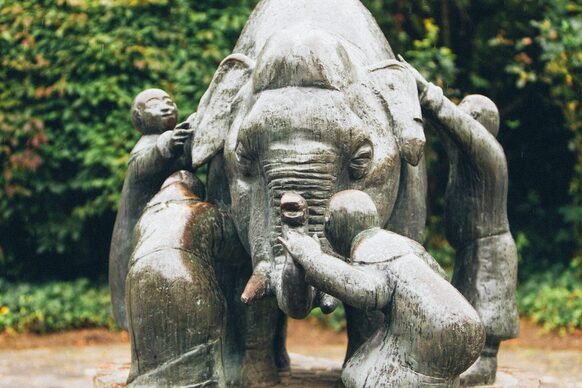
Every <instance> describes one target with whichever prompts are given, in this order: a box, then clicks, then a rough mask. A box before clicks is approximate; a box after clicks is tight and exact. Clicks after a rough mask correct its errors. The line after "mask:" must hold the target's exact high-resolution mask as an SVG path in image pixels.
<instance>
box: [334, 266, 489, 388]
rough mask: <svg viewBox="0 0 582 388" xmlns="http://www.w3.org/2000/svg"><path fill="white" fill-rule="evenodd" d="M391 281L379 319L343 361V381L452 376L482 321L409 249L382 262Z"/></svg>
mask: <svg viewBox="0 0 582 388" xmlns="http://www.w3.org/2000/svg"><path fill="white" fill-rule="evenodd" d="M384 265H385V268H384V270H386V273H387V276H388V279H387V281H388V282H390V283H391V284H394V291H393V296H392V299H391V302H390V304H389V306H387V311H388V313H389V314H390V316H389V319H388V320H387V321H386V323H385V325H386V326H387V327H388V329H387V330H386V329H385V330H379V331H378V332H377V333H376V334H375V335H374V336H373V337H371V338H370V339H369V340H368V342H366V343H365V344H364V345H363V346H362V347H361V348H360V349H358V351H357V352H356V354H355V355H354V357H353V358H352V359H350V360H349V361H348V363H347V364H346V367H345V369H344V373H343V374H342V380H343V381H344V384H346V386H347V387H377V386H399V387H400V386H402V387H420V386H426V385H431V386H439V387H448V386H455V385H457V384H458V376H459V374H460V373H462V372H463V371H464V370H466V369H467V368H468V367H469V366H470V365H471V364H472V363H473V362H474V361H475V360H476V359H477V357H478V356H479V353H480V351H481V348H482V346H483V342H484V330H483V325H482V323H481V321H480V319H479V317H478V315H477V313H476V312H475V310H474V309H473V308H472V307H471V305H469V303H468V302H467V301H466V300H465V299H464V298H463V296H462V295H461V294H460V293H459V292H458V291H457V290H455V288H454V287H452V286H451V284H449V283H448V282H447V281H446V280H444V279H443V278H442V277H441V276H440V275H439V274H438V273H436V272H435V271H434V270H432V269H431V268H430V267H429V266H428V265H426V263H424V261H423V260H421V259H420V258H418V257H417V256H414V255H406V256H402V257H400V258H398V259H396V260H394V261H392V262H390V263H385V264H384Z"/></svg>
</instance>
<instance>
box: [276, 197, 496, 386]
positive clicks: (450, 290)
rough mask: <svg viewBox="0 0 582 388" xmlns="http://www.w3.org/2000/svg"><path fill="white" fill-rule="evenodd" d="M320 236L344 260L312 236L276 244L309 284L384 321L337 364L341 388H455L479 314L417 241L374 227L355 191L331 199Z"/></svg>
mask: <svg viewBox="0 0 582 388" xmlns="http://www.w3.org/2000/svg"><path fill="white" fill-rule="evenodd" d="M325 234H326V237H327V239H328V241H330V242H331V244H332V246H333V247H334V249H335V250H336V252H337V253H339V254H340V255H341V256H342V257H344V258H346V261H347V262H345V261H344V260H342V259H340V258H337V257H333V256H331V255H328V254H325V253H323V251H322V249H321V245H320V243H319V239H318V238H317V236H314V238H312V237H309V236H308V235H307V234H305V233H301V232H300V231H296V230H293V231H289V233H288V236H287V238H286V239H283V238H280V241H281V242H282V243H283V245H284V246H285V248H286V249H287V250H288V251H289V253H290V254H291V256H292V257H293V259H294V260H296V261H297V263H298V264H300V265H301V267H302V268H303V269H304V271H305V277H306V280H307V282H308V283H310V284H312V285H313V286H315V287H318V288H320V289H322V290H323V291H325V292H328V293H330V294H331V295H334V296H336V297H337V298H339V299H340V300H342V301H343V302H344V303H347V304H349V305H350V306H354V307H358V308H361V309H376V310H381V311H382V312H383V313H384V315H385V320H384V324H383V325H382V326H381V327H379V328H378V329H377V331H376V332H375V333H373V335H372V336H371V337H370V338H369V339H368V340H367V341H366V342H365V343H364V344H363V345H362V346H361V347H360V348H359V349H358V350H357V351H356V352H355V353H354V355H353V356H352V357H351V358H349V359H348V360H347V362H346V364H345V365H344V370H343V373H342V381H343V383H344V384H345V386H346V387H348V388H356V387H358V388H363V387H370V388H371V387H422V386H428V385H430V386H438V387H449V386H455V385H456V384H457V383H458V382H457V380H458V377H459V375H460V373H461V372H463V371H464V370H466V369H467V368H468V367H469V366H470V365H471V364H472V363H473V362H474V361H475V360H476V359H477V357H478V356H479V353H480V351H481V348H482V347H483V342H484V340H485V335H484V330H483V326H482V324H481V321H480V319H479V316H478V315H477V313H476V312H475V310H474V309H473V308H472V307H471V306H470V305H469V303H467V301H466V300H465V299H464V298H463V297H462V296H461V295H460V294H459V293H458V291H457V290H456V289H455V288H454V287H453V286H452V285H451V284H449V283H448V282H447V281H446V280H445V278H444V271H442V269H440V267H439V265H438V264H437V263H436V261H435V260H434V259H433V258H432V257H431V256H430V255H428V253H426V251H425V250H424V248H423V247H422V246H421V245H420V244H418V243H417V242H415V241H413V240H411V239H409V238H406V237H403V236H401V235H398V234H396V233H392V232H389V231H386V230H384V229H381V228H380V224H379V219H378V213H377V211H376V206H375V205H374V202H373V201H372V199H371V198H370V197H369V196H368V195H367V194H365V193H363V192H361V191H356V190H347V191H342V192H339V193H337V194H335V195H334V196H333V197H332V198H331V200H330V203H329V206H328V210H327V212H326V224H325ZM348 258H349V259H348ZM429 349H430V351H429Z"/></svg>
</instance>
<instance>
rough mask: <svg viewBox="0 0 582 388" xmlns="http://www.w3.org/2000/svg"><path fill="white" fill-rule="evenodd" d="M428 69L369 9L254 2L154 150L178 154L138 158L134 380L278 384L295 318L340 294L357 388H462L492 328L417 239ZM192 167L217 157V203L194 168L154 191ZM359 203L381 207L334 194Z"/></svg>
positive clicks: (122, 249) (115, 279) (310, 0)
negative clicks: (230, 48)
mask: <svg viewBox="0 0 582 388" xmlns="http://www.w3.org/2000/svg"><path fill="white" fill-rule="evenodd" d="M415 75H416V74H415V72H414V71H413V69H411V68H410V67H409V66H408V65H407V64H406V63H405V62H401V61H398V60H395V59H394V54H393V53H392V50H391V48H390V46H389V44H388V42H387V41H386V39H385V37H384V36H383V35H382V33H381V31H380V29H379V28H378V25H377V24H376V22H375V21H374V20H373V18H372V17H371V15H370V13H369V12H368V11H367V10H366V9H365V8H364V7H363V6H362V4H361V3H360V2H359V1H358V0H317V1H314V0H296V1H293V2H291V1H287V0H263V1H261V2H260V3H259V5H258V6H257V8H256V10H255V11H254V12H253V14H252V15H251V17H250V19H249V21H248V23H247V26H246V27H245V29H244V31H243V32H242V34H241V37H240V39H239V42H238V43H237V45H236V47H235V49H234V53H233V54H232V55H230V56H228V57H227V58H226V59H225V60H224V61H223V62H222V63H221V64H220V66H219V68H218V70H217V72H216V74H215V76H214V78H213V80H212V82H211V84H210V86H209V88H208V90H207V92H206V93H205V95H204V96H203V98H202V100H201V101H200V104H199V107H198V111H197V112H196V114H193V115H191V116H190V117H189V118H188V120H187V121H186V122H184V123H182V124H180V125H178V126H176V127H175V129H173V130H172V131H168V132H165V133H163V134H162V135H160V136H159V137H154V138H153V139H152V141H151V144H150V143H148V144H150V148H148V149H151V150H152V151H151V152H152V153H153V154H154V156H155V155H156V152H158V151H156V150H157V148H156V147H160V144H161V143H160V142H161V141H162V140H164V139H166V137H167V138H169V139H174V143H172V144H174V146H171V147H170V146H169V145H167V146H166V147H167V148H169V149H171V150H172V152H169V153H167V154H164V155H166V156H167V155H169V156H168V157H166V158H164V159H159V158H158V159H156V158H155V157H153V156H151V155H148V154H143V155H144V157H143V162H142V163H139V164H133V165H132V164H131V162H130V166H129V169H130V171H129V172H128V178H127V179H126V184H125V185H124V195H123V201H122V206H121V209H120V214H119V215H118V220H117V222H116V229H115V232H114V243H113V244H114V246H112V256H111V257H112V259H111V263H112V267H111V274H112V277H111V278H112V297H113V302H114V306H117V307H118V306H119V290H122V289H123V284H124V283H123V276H124V275H125V274H126V273H128V275H127V279H126V304H127V309H128V322H129V328H130V332H131V340H132V369H131V373H130V378H129V382H130V383H131V384H132V385H133V386H150V385H178V386H181V385H187V386H206V385H208V386H245V387H246V386H260V385H263V386H268V385H272V384H274V383H276V382H277V381H278V380H279V372H280V371H281V370H285V369H287V368H289V358H288V356H287V352H286V350H285V330H286V322H287V315H290V316H293V317H296V318H302V317H305V316H306V315H307V314H308V313H309V311H310V310H311V309H312V308H313V307H316V306H321V308H322V309H323V310H324V311H327V312H329V311H332V310H333V309H334V308H335V306H337V304H338V303H339V300H341V301H342V302H344V304H345V307H346V315H347V320H348V335H349V346H348V352H347V355H346V363H345V370H344V373H343V380H344V382H345V383H346V384H347V385H348V386H350V387H360V386H370V387H371V386H381V385H385V386H390V385H397V386H423V385H425V384H433V385H434V386H443V387H444V386H455V385H456V384H458V375H459V374H460V373H461V372H463V371H464V370H465V369H466V368H467V367H469V366H470V365H471V364H472V363H473V362H474V361H475V360H476V359H477V357H478V355H479V353H480V351H481V347H482V340H483V328H482V325H481V322H480V321H479V318H478V315H477V313H476V312H475V310H474V309H473V308H472V307H471V305H470V304H469V303H467V301H466V300H465V299H464V298H463V296H462V295H461V294H460V293H458V292H457V291H456V290H455V289H454V288H453V287H452V286H451V285H450V284H449V283H448V282H446V280H445V279H444V278H443V277H442V270H441V269H440V267H438V265H437V264H436V263H435V262H434V260H433V259H432V257H430V256H429V255H428V254H427V253H426V252H425V251H424V249H423V248H422V246H420V245H419V244H418V243H417V242H420V241H421V239H422V231H423V228H424V224H425V218H426V204H425V201H426V171H425V166H424V159H423V147H424V143H425V136H424V132H423V120H422V114H423V111H422V110H421V101H420V99H419V94H418V90H417V88H418V80H417V78H416V77H415ZM423 101H424V100H423ZM423 104H424V102H423ZM422 106H424V108H425V115H428V113H427V112H429V110H428V109H427V107H426V106H425V105H422ZM434 112H435V114H436V113H437V111H434ZM164 114H165V113H164ZM154 116H155V115H154ZM161 116H163V115H161ZM156 117H157V116H156ZM163 117H165V116H163ZM168 117H169V116H168ZM174 117H175V116H174ZM152 120H153V119H152ZM174 124H175V118H174ZM168 129H170V128H167V127H164V128H163V130H168ZM160 132H162V130H161V129H160V130H158V132H156V133H160ZM166 133H167V134H166ZM190 136H191V139H190ZM144 137H145V136H144ZM160 139H162V140H160ZM163 144H166V143H163ZM167 144H169V143H167ZM162 148H163V147H162ZM184 149H186V155H184V152H183V150H184ZM140 155H141V154H140ZM185 160H188V164H191V167H190V166H188V168H187V169H192V170H196V169H197V168H198V167H200V166H202V165H203V164H205V163H208V180H207V198H206V201H204V198H203V195H200V193H196V192H197V191H199V190H198V189H197V188H195V187H193V186H192V184H193V183H192V182H194V180H193V179H192V176H191V175H189V174H190V173H187V172H179V173H177V174H176V175H173V176H172V177H170V178H169V180H168V181H166V182H165V183H164V184H163V187H162V189H161V190H160V191H159V193H158V194H156V195H155V197H154V194H155V192H157V191H158V190H159V189H160V186H162V182H163V181H164V179H165V178H166V177H167V176H169V175H170V174H171V173H172V172H173V171H176V170H177V169H183V164H184V163H185ZM151 163H153V164H154V166H152V165H150V164H151ZM455 163H456V162H455ZM477 163H480V161H477ZM457 164H461V162H459V163H457ZM135 171H136V172H138V173H140V174H146V173H147V174H150V175H147V174H146V175H145V176H151V180H147V181H146V180H143V179H141V178H140V179H132V177H133V176H134V174H136V172H135ZM140 176H141V175H140ZM148 179H149V178H148ZM144 182H147V184H146V183H144ZM189 182H190V183H189ZM126 186H127V187H126ZM142 186H143V188H141V187H142ZM451 187H452V186H451ZM340 192H341V193H342V194H337V193H340ZM346 193H350V194H349V195H346ZM354 193H358V194H354ZM138 195H140V197H139V200H138V199H136V198H138ZM334 195H337V197H334ZM352 195H356V197H357V196H358V195H360V196H359V197H357V198H354V199H353V202H354V204H355V205H356V207H358V206H360V207H362V206H364V208H367V209H373V211H370V212H363V213H361V212H359V211H357V209H356V210H354V211H351V210H350V211H343V210H342V211H340V212H335V213H334V212H333V211H331V210H333V206H332V205H333V204H331V205H330V199H331V198H332V197H333V198H340V199H341V198H345V197H347V198H352ZM152 197H153V199H152ZM362 198H365V199H362ZM150 199H151V201H150V202H149V204H148V205H147V207H146V208H145V210H143V214H142V218H141V219H140V221H139V223H138V225H137V226H136V227H135V228H134V225H135V222H136V220H137V217H138V215H139V214H140V213H141V212H142V209H143V208H144V206H145V204H146V203H147V202H148V201H149V200H150ZM458 200H459V201H461V202H463V201H464V202H463V203H468V201H469V200H468V199H465V198H460V199H458ZM330 206H331V207H330ZM459 206H460V205H459ZM126 208H128V209H132V210H131V211H132V213H131V215H129V214H128V210H123V209H126ZM330 209H331V210H330ZM122 210H123V211H122ZM328 211H329V214H336V215H339V214H344V215H345V217H344V216H341V217H339V216H338V217H339V219H335V220H328V219H326V212H328ZM451 211H452V212H457V211H458V210H457V209H452V210H451ZM362 214H364V215H363V216H362V217H363V218H361V217H360V216H361V215H362ZM342 217H344V218H342ZM370 217H371V218H370ZM357 225H360V226H362V227H361V230H357V231H356V230H355V229H354V227H356V226H357ZM380 227H382V228H384V229H387V230H389V231H390V232H388V231H387V230H383V229H380ZM134 229H135V235H134V236H135V237H133V238H132V236H131V232H133V230H134ZM326 229H327V230H328V232H327V233H326V232H325V230H326ZM119 230H122V232H119ZM356 232H357V233H356ZM360 232H361V233H360ZM356 235H359V237H356ZM122 236H125V238H124V240H123V241H122V242H121V241H120V240H119V239H120V238H121V237H122ZM313 236H315V237H316V239H314V238H313ZM354 238H355V240H354ZM461 238H465V236H462V237H461ZM306 239H307V240H306ZM316 240H317V241H316ZM415 240H416V241H417V242H415ZM283 243H284V244H286V247H287V249H284V248H283ZM115 244H117V245H115ZM124 244H126V245H124ZM131 244H133V250H132V248H131V246H132V245H131ZM296 250H299V251H300V252H299V253H298V252H296ZM131 252H133V253H132V259H131V261H130V263H129V267H124V261H125V263H127V259H128V258H129V255H130V254H131ZM310 260H311V261H310ZM324 262H325V263H329V264H330V265H329V266H326V267H325V268H322V265H321V264H322V263H324ZM459 263H461V261H459ZM469 267H470V266H469ZM469 267H467V268H469ZM128 268H129V272H128ZM338 268H339V269H338ZM459 268H462V267H459ZM337 271H345V273H344V274H343V275H345V277H344V278H343V280H344V283H342V284H338V283H337V279H332V278H333V275H334V274H337ZM457 272H459V273H460V270H459V271H457ZM457 277H458V276H457ZM459 284H460V283H459ZM467 295H470V294H467ZM482 300H483V301H485V299H482ZM198 302H200V303H198ZM485 303H487V302H485ZM116 317H117V319H118V322H123V316H122V312H121V313H120V312H117V313H116Z"/></svg>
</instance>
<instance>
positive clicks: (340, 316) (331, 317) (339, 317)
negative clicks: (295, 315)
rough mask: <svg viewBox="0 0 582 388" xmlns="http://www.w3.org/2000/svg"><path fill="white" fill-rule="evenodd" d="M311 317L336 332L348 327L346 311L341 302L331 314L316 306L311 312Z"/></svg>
mask: <svg viewBox="0 0 582 388" xmlns="http://www.w3.org/2000/svg"><path fill="white" fill-rule="evenodd" d="M309 319H312V320H315V321H317V322H318V323H319V324H320V325H321V326H323V327H325V328H327V329H331V330H333V331H335V332H336V333H339V332H340V331H343V330H345V329H346V311H345V309H344V305H343V304H341V303H340V305H339V306H338V307H337V308H336V309H335V311H334V312H332V313H331V314H324V313H323V312H322V311H321V309H320V308H316V309H314V310H312V311H311V313H310V314H309Z"/></svg>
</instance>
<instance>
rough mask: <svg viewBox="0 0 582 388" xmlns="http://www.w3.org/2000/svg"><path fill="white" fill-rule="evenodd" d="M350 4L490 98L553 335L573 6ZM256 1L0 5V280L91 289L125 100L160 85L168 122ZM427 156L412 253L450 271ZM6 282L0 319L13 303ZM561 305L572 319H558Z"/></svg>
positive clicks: (531, 268) (581, 150)
mask: <svg viewBox="0 0 582 388" xmlns="http://www.w3.org/2000/svg"><path fill="white" fill-rule="evenodd" d="M363 2H364V3H365V5H366V6H367V7H368V8H369V9H370V11H371V12H372V13H373V14H374V16H375V17H376V18H377V20H378V22H379V23H380V25H381V27H382V29H383V30H384V32H385V34H386V36H387V37H388V40H389V41H390V42H391V44H392V46H393V49H394V51H395V52H397V53H402V54H403V55H404V57H405V58H407V59H408V60H409V61H410V62H411V63H413V64H415V65H416V66H417V67H418V68H419V69H421V70H422V71H423V72H424V73H425V75H426V76H427V77H428V78H429V79H431V80H433V82H436V83H438V84H440V85H441V86H443V87H444V88H445V89H446V91H447V94H448V95H449V96H451V97H452V98H453V99H460V98H462V97H463V96H464V95H466V94H469V93H482V94H485V95H487V96H489V97H491V98H492V99H493V100H494V101H496V102H497V104H498V106H499V107H500V110H501V114H502V128H501V132H500V136H499V140H500V142H501V143H502V144H503V146H504V148H505V150H506V153H507V156H508V161H509V170H510V190H509V206H508V207H509V216H510V222H511V225H512V231H513V234H514V236H515V237H516V240H517V242H518V247H519V252H520V280H521V281H522V282H523V284H524V287H523V288H522V295H530V297H529V298H525V299H523V298H522V299H521V302H520V306H521V307H522V309H523V311H524V312H526V313H528V314H529V315H532V316H534V317H536V316H538V315H539V316H540V317H541V318H539V319H538V318H536V319H538V321H540V322H557V323H556V324H555V325H554V326H555V327H557V326H559V327H565V326H568V325H569V324H571V323H572V322H575V325H577V326H582V325H581V324H580V315H581V314H582V312H581V311H582V307H580V303H578V305H577V306H574V305H566V304H565V303H566V300H570V299H572V298H573V299H577V300H578V301H579V300H580V284H581V282H582V280H581V278H580V277H581V271H580V266H581V265H582V260H580V259H579V257H580V252H581V244H582V236H581V234H582V109H580V106H579V104H580V96H581V94H582V17H581V15H582V6H581V5H580V3H579V2H577V1H568V0H528V1H523V0H480V1H476V0H473V1H470V0H421V1H414V2H411V1H404V0H384V1H382V0H364V1H363ZM255 3H256V1H253V0H206V1H196V2H193V1H188V0H56V1H55V0H51V1H48V0H44V1H43V0H39V1H33V0H18V1H17V0H0V53H2V55H1V57H0V168H1V170H2V174H1V176H0V215H1V217H2V218H1V219H2V222H1V224H0V278H3V279H6V280H9V281H12V282H15V281H19V282H21V281H30V282H38V281H50V280H71V279H76V278H78V277H81V276H82V277H87V278H90V279H93V280H95V279H104V274H105V273H106V266H107V255H108V249H109V239H110V235H111V230H112V225H113V220H114V215H115V211H116V206H117V204H118V200H119V193H120V191H121V185H122V182H123V177H124V172H125V166H126V163H127V157H128V153H129V150H130V149H131V148H132V146H133V145H134V143H135V141H136V139H137V137H138V134H137V133H136V132H135V131H134V130H133V129H132V128H131V125H130V122H129V114H128V111H129V106H130V103H131V100H132V98H133V96H134V95H136V94H137V93H138V92H139V91H140V90H142V89H145V88H148V87H161V88H163V89H166V90H167V91H169V92H170V93H171V94H172V95H173V96H174V97H175V99H176V101H177V103H178V107H179V108H180V111H181V118H184V117H186V116H187V115H188V114H190V113H191V112H193V111H194V110H195V109H196V105H197V103H198V100H199V99H200V97H201V95H202V94H203V92H204V91H205V89H206V86H207V85H208V83H209V82H210V79H211V77H212V75H213V72H214V70H215V69H216V65H217V64H218V62H219V61H220V60H221V59H222V58H223V57H224V56H226V55H228V54H229V53H230V50H231V49H232V47H233V46H234V43H235V41H236V38H237V36H238V34H239V33H240V30H241V29H242V27H243V25H244V23H245V21H246V18H247V17H248V15H249V14H250V11H251V10H252V7H253V6H254V5H255ZM429 135H430V134H429ZM428 157H429V161H430V178H431V180H430V204H429V206H430V212H431V215H430V217H429V226H428V228H427V233H426V243H427V246H429V248H430V249H431V252H432V253H433V254H434V255H435V256H436V257H437V258H438V259H439V260H440V261H441V262H442V263H443V264H444V265H450V263H451V261H452V257H453V252H452V249H451V248H450V246H448V244H447V242H446V240H445V239H444V237H443V232H442V230H443V228H442V204H443V203H442V195H443V193H444V186H445V182H446V174H447V166H446V158H445V156H444V153H443V151H442V148H441V147H440V144H439V143H438V140H437V139H431V147H430V149H429V153H428ZM555 274H560V276H559V277H558V276H555ZM540 283H541V284H544V285H547V288H544V287H539V286H536V285H539V284H540ZM6 284H7V283H2V287H0V308H2V306H3V305H2V303H4V304H5V306H8V305H7V303H8V302H7V301H13V300H14V298H12V299H10V298H11V297H8V296H6V295H8V294H6V293H7V292H8V291H7V290H8V288H9V287H8V286H7V285H6ZM75 284H76V283H75ZM83 284H84V285H83V286H79V287H81V288H82V287H85V284H86V283H83ZM87 284H89V283H87ZM23 287H24V286H23ZM26 287H28V286H26ZM47 287H49V288H50V287H51V286H50V285H49V286H47ZM75 287H76V286H75ZM24 289H26V288H24ZM548 290H549V291H548ZM556 290H566V291H564V292H562V291H556ZM15 292H16V291H15ZM43 292H44V291H43ZM47 292H48V291H47ZM560 292H562V293H561V294H560ZM566 294H567V296H565V295H566ZM572 295H574V296H572ZM568 298H570V299H568ZM10 303H14V302H10ZM41 304H42V303H41ZM546 305H552V306H554V307H555V309H554V310H552V311H551V312H549V310H548V309H550V308H547V307H544V306H546ZM566 306H568V307H566ZM572 308H573V309H575V310H576V311H577V312H576V313H573V314H570V315H568V314H569V313H566V312H565V311H566V310H567V311H571V309H572ZM550 310H551V309H550ZM1 311H2V310H0V313H1ZM12 311H14V310H12ZM540 311H542V312H540ZM538 312H540V313H539V314H538ZM536 314H538V315H536ZM556 317H558V318H556ZM566 317H568V318H566ZM0 319H3V318H2V315H1V314H0ZM11 319H12V318H11ZM564 319H565V320H566V321H567V322H562V320H564ZM0 322H6V321H0ZM1 325H2V323H0V331H1V330H2V326H1ZM550 325H552V324H550ZM35 330H37V329H35Z"/></svg>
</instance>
